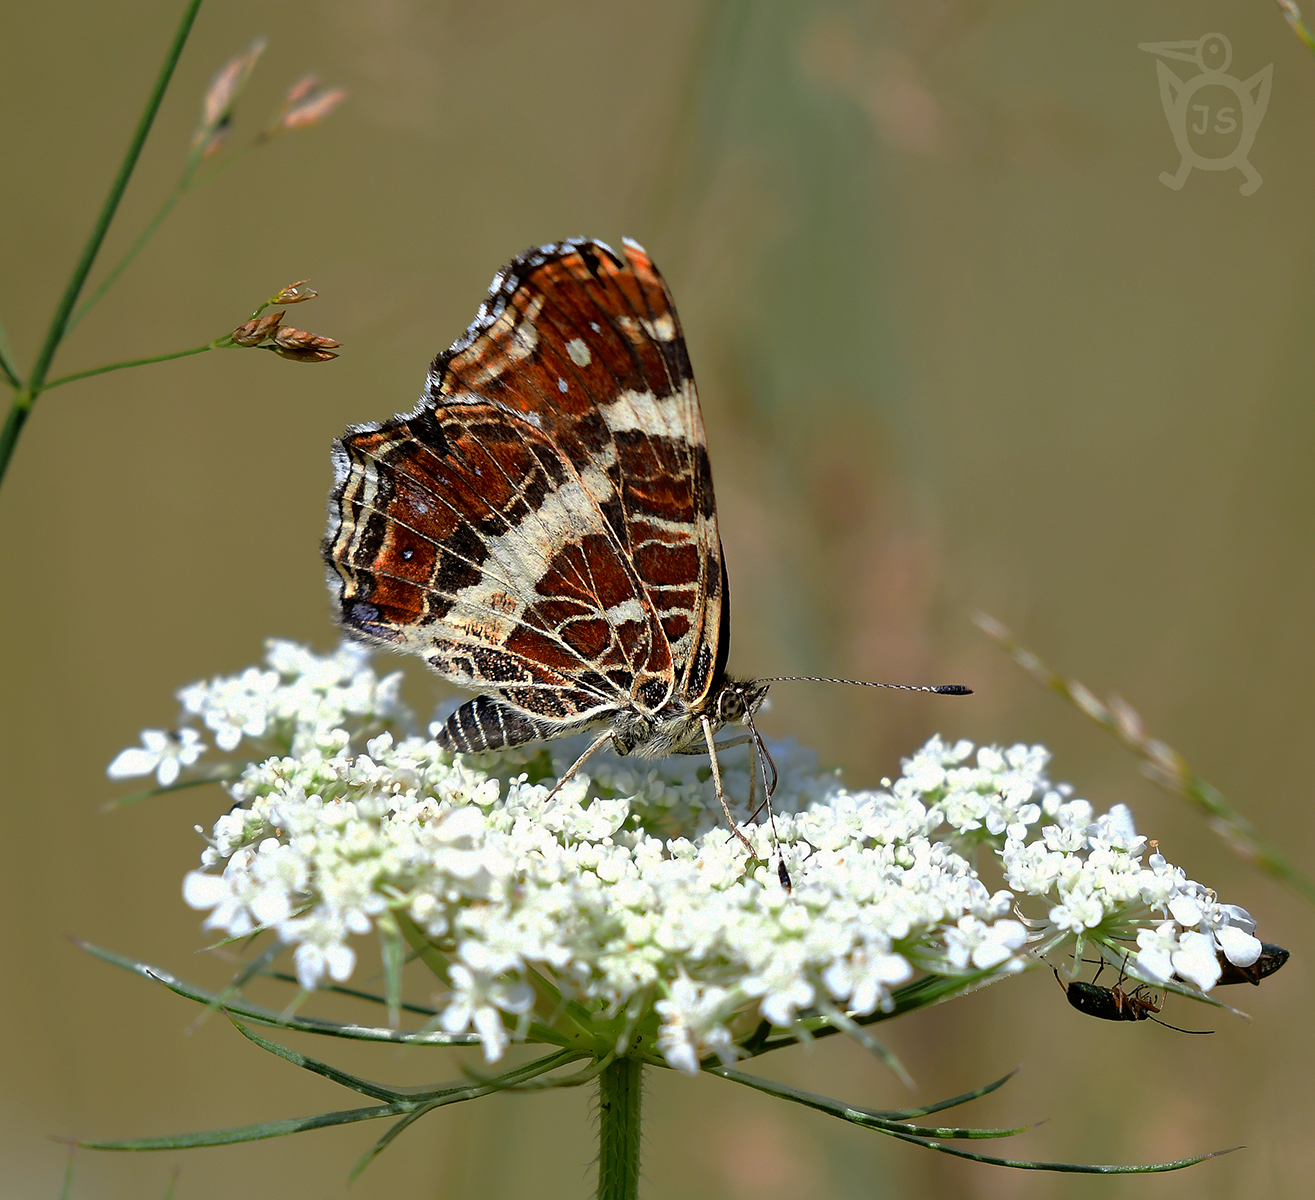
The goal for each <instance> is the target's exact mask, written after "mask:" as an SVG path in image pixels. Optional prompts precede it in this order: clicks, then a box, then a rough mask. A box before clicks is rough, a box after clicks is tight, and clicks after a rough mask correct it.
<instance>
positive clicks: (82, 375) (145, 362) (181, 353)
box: [42, 338, 232, 392]
mask: <svg viewBox="0 0 1315 1200" xmlns="http://www.w3.org/2000/svg"><path fill="white" fill-rule="evenodd" d="M226 340H227V339H226V338H216V339H215V340H214V341H213V342H206V344H205V345H204V346H193V347H191V349H189V350H173V351H171V352H170V353H168V354H155V355H152V356H151V357H150V358H130V359H128V360H127V361H126V362H116V363H106V365H105V366H103V367H91V368H90V369H89V370H86V371H75V372H74V373H73V374H72V375H61V376H60V377H59V378H58V379H52V380H51V381H50V382H49V383H48V384H46V386H45V387H44V388H42V391H46V392H48V391H50V389H51V388H57V387H62V386H63V385H64V384H66V383H73V382H74V381H75V380H78V379H90V378H91V377H92V376H93V375H104V374H105V373H106V372H107V371H122V370H124V369H125V368H127V367H145V366H149V365H150V364H151V363H158V362H169V361H170V359H174V358H189V357H190V356H191V355H193V354H204V353H205V352H206V351H207V350H218V349H219V348H220V346H221V344H222V343H223V342H225V341H226ZM229 346H230V347H231V346H232V343H231V342H229Z"/></svg>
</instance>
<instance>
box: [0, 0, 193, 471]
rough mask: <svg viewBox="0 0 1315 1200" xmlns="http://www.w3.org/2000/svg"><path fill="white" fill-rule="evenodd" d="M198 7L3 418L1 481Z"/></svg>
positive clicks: (189, 15) (173, 46) (175, 44)
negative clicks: (26, 373) (23, 381)
mask: <svg viewBox="0 0 1315 1200" xmlns="http://www.w3.org/2000/svg"><path fill="white" fill-rule="evenodd" d="M200 7H201V0H188V5H187V8H186V10H185V11H184V13H183V19H182V21H181V22H180V23H179V26H178V30H177V32H176V33H175V34H174V38H173V41H172V42H171V43H170V45H169V49H168V51H167V52H166V53H165V56H164V63H163V65H162V66H161V67H160V74H159V75H158V76H157V78H156V80H155V86H154V87H153V88H152V89H151V94H150V96H149V97H148V98H147V100H146V107H145V108H144V109H143V110H142V115H141V118H140V120H138V122H137V128H136V129H135V130H134V131H133V135H132V138H131V140H130V141H129V142H128V150H127V153H126V154H124V156H123V162H122V163H121V164H120V166H119V172H118V174H117V175H116V176H115V177H114V182H113V183H111V184H110V190H109V194H108V195H107V196H106V197H105V203H104V204H102V205H101V209H100V213H99V215H98V216H97V217H96V223H95V224H94V225H93V226H92V229H91V234H90V236H89V237H88V238H87V243H86V245H85V246H84V247H83V248H82V255H81V257H80V258H79V259H78V261H77V265H76V266H74V268H73V273H72V275H70V276H69V281H68V284H67V285H66V286H65V288H64V294H63V295H62V296H61V297H60V300H59V303H58V304H57V305H56V306H55V312H54V315H53V316H52V317H51V318H50V327H49V328H48V329H47V330H46V337H45V341H43V342H42V344H41V349H40V350H38V351H37V356H36V361H35V362H34V363H33V365H32V371H31V373H30V374H29V375H28V377H27V381H26V382H25V383H24V384H22V386H20V387H19V389H18V394H17V395H16V396H15V397H14V402H13V405H12V406H11V408H10V410H9V416H8V418H7V419H6V420H5V426H4V429H3V431H0V483H3V481H4V476H5V474H6V473H7V472H8V469H9V461H10V459H11V458H13V455H14V447H15V446H16V445H17V444H18V438H19V435H20V434H21V433H22V432H23V427H24V425H26V424H27V418H28V417H29V416H30V415H31V412H32V407H33V405H34V404H36V401H37V397H38V396H40V395H41V393H42V391H44V390H45V386H46V375H47V374H48V373H49V371H50V364H51V362H52V361H53V360H54V358H55V351H56V350H58V349H59V344H60V342H61V341H62V340H63V338H64V334H65V333H66V332H67V328H68V321H69V316H70V314H71V313H72V312H73V306H74V305H75V304H77V302H78V296H79V295H80V294H81V292H82V288H83V285H84V284H85V283H86V282H87V275H88V274H89V273H90V271H91V267H92V264H93V263H94V262H95V261H96V255H97V254H99V253H100V248H101V243H102V242H104V240H105V234H106V232H107V231H108V230H109V227H110V222H111V221H113V220H114V214H115V212H116V211H117V210H118V207H119V201H120V200H122V199H123V193H124V191H126V190H127V187H128V180H129V179H131V178H132V173H133V171H134V170H135V169H136V166H137V159H138V158H139V157H140V155H141V152H142V147H143V146H144V145H145V144H146V138H147V135H148V134H149V133H150V132H151V126H152V125H153V124H154V123H155V115H156V113H158V112H159V111H160V104H161V102H162V101H163V100H164V93H165V92H166V91H167V90H168V87H169V82H170V80H171V79H172V78H173V73H174V68H175V67H176V66H177V65H178V59H179V58H180V57H181V55H182V53H183V47H184V46H185V45H186V44H187V38H188V35H189V34H190V33H191V32H192V24H193V22H194V21H195V20H196V14H197V10H198V9H199V8H200Z"/></svg>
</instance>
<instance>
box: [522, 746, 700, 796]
mask: <svg viewBox="0 0 1315 1200" xmlns="http://www.w3.org/2000/svg"><path fill="white" fill-rule="evenodd" d="M611 740H612V731H611V730H610V729H609V730H606V731H605V732H603V733H600V734H599V735H598V736H597V737H596V738H594V740H593V741H592V742H590V743H589V748H588V749H587V750H586V751H585V752H584V753H583V754H582V755H580V757H579V758H577V759H576V760H575V762H573V763H572V764H571V765H570V766H569V767H567V769H566V771H565V773H564V774H563V775H562V777H561V778H560V779H559V780H558V781H557V782H556V783H554V784H553V787H552V791H551V792H549V793H548V794H547V795H546V796H545V797H544V799H545V800H551V799H552V798H553V797H554V796H555V795H557V793H558V792H559V791H561V788H562V784H564V783H565V782H566V781H567V780H568V779H570V778H571V776H572V775H574V774H575V773H576V771H578V770H579V769H580V768H581V767H582V766H584V764H585V763H587V762H588V761H589V760H590V759H591V758H592V757H593V756H594V755H595V754H597V753H598V751H599V750H601V749H602V748H603V747H604V746H605V745H607V743H608V742H609V741H611ZM719 794H720V793H719Z"/></svg>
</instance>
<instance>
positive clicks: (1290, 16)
mask: <svg viewBox="0 0 1315 1200" xmlns="http://www.w3.org/2000/svg"><path fill="white" fill-rule="evenodd" d="M1278 6H1279V8H1281V9H1282V10H1283V15H1284V17H1286V18H1287V22H1288V24H1289V25H1291V26H1292V32H1293V33H1295V34H1296V35H1297V36H1298V37H1299V38H1300V39H1301V40H1302V41H1303V42H1305V43H1306V49H1307V50H1310V51H1311V52H1312V53H1315V35H1312V34H1311V31H1310V30H1309V29H1307V28H1306V23H1305V21H1303V20H1302V19H1301V9H1299V8H1298V7H1297V5H1296V3H1295V0H1278Z"/></svg>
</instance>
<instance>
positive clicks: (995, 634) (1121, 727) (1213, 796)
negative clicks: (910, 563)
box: [974, 613, 1315, 902]
mask: <svg viewBox="0 0 1315 1200" xmlns="http://www.w3.org/2000/svg"><path fill="white" fill-rule="evenodd" d="M974 620H975V621H976V623H977V627H978V628H979V629H980V630H981V631H982V632H983V633H985V634H986V636H987V637H989V638H990V639H991V640H992V641H994V642H995V643H996V644H997V645H999V646H1000V647H1001V649H1003V650H1004V651H1005V652H1006V653H1007V654H1008V655H1009V656H1010V657H1011V658H1012V659H1013V660H1014V661H1015V662H1016V663H1018V665H1019V666H1021V667H1022V668H1023V670H1025V671H1026V672H1027V673H1028V674H1029V675H1031V676H1032V677H1033V678H1034V679H1036V680H1038V681H1039V682H1040V683H1042V684H1044V685H1045V686H1046V687H1048V688H1049V689H1050V690H1051V691H1052V692H1055V693H1056V694H1057V695H1060V696H1062V697H1063V698H1064V699H1065V700H1067V701H1068V702H1069V703H1070V704H1072V705H1073V707H1074V708H1076V709H1078V710H1080V711H1081V712H1083V713H1085V714H1086V715H1087V716H1089V717H1090V718H1091V719H1092V720H1093V721H1095V722H1096V723H1097V724H1098V725H1103V726H1104V727H1105V728H1106V729H1108V730H1109V731H1110V732H1111V733H1112V734H1114V736H1115V737H1117V738H1118V739H1119V741H1121V742H1122V743H1123V744H1124V745H1125V746H1127V747H1128V749H1129V750H1131V751H1132V752H1133V753H1134V754H1136V755H1137V756H1138V757H1140V758H1141V759H1142V762H1143V764H1144V770H1145V772H1146V774H1147V775H1148V776H1149V777H1150V778H1151V779H1153V780H1155V782H1156V783H1158V784H1159V785H1160V786H1161V787H1163V788H1166V789H1168V790H1169V791H1171V792H1177V793H1178V795H1180V796H1182V797H1184V798H1185V799H1186V800H1189V801H1190V802H1191V803H1192V804H1194V805H1195V806H1196V807H1197V808H1198V809H1200V810H1201V811H1202V812H1203V813H1205V814H1206V816H1207V817H1209V818H1210V821H1209V824H1210V828H1211V829H1213V830H1214V832H1215V833H1217V834H1218V835H1219V836H1220V837H1221V838H1223V840H1224V841H1225V842H1226V843H1227V844H1228V845H1229V846H1230V847H1231V848H1232V849H1233V850H1235V851H1236V852H1237V853H1238V854H1240V855H1241V856H1242V857H1243V858H1246V859H1248V860H1250V861H1251V862H1252V863H1254V864H1255V865H1256V866H1257V867H1258V868H1259V869H1260V870H1261V871H1263V872H1264V873H1265V874H1266V875H1269V876H1272V877H1273V878H1274V879H1277V880H1279V882H1281V883H1285V884H1287V886H1288V887H1290V888H1291V889H1292V890H1293V891H1294V892H1297V893H1298V894H1299V895H1301V896H1302V897H1303V898H1305V899H1306V900H1310V901H1312V902H1315V881H1312V880H1311V879H1310V877H1309V876H1307V875H1303V874H1302V873H1301V872H1300V871H1299V870H1297V868H1296V867H1294V866H1293V865H1292V863H1291V862H1289V861H1288V860H1287V858H1285V857H1284V856H1283V855H1282V854H1280V853H1279V851H1278V850H1276V849H1275V848H1274V847H1273V846H1272V845H1270V843H1269V842H1267V841H1266V840H1265V839H1264V838H1262V837H1261V836H1260V834H1259V833H1258V832H1257V831H1256V829H1255V827H1254V826H1253V825H1252V824H1251V822H1250V821H1248V820H1247V819H1246V818H1245V817H1244V816H1242V815H1241V813H1238V812H1236V811H1235V810H1234V809H1233V808H1232V807H1231V806H1230V805H1229V804H1228V802H1227V801H1226V800H1225V799H1224V797H1223V795H1222V794H1221V793H1220V792H1219V791H1218V789H1216V788H1214V787H1213V786H1211V785H1210V784H1208V783H1207V782H1206V781H1205V780H1204V779H1202V778H1201V777H1200V776H1199V775H1197V774H1196V773H1195V772H1193V771H1192V769H1191V768H1190V767H1189V766H1188V765H1187V762H1186V760H1185V759H1184V758H1183V757H1182V755H1181V754H1179V753H1178V751H1177V750H1175V749H1174V748H1173V747H1172V746H1167V745H1165V743H1164V742H1161V741H1159V740H1157V739H1156V738H1152V737H1148V736H1147V735H1146V731H1145V729H1144V728H1143V726H1142V722H1141V717H1140V716H1139V715H1138V713H1137V712H1136V710H1135V709H1133V707H1132V706H1131V705H1130V704H1128V703H1127V702H1126V701H1124V700H1121V699H1119V698H1118V697H1117V696H1113V697H1111V698H1110V702H1109V704H1108V705H1105V704H1102V703H1101V701H1100V700H1098V699H1097V698H1096V696H1095V695H1093V694H1092V692H1091V691H1090V690H1089V689H1088V688H1086V687H1084V686H1083V685H1082V684H1081V683H1078V682H1077V681H1076V680H1068V679H1065V678H1064V677H1063V676H1061V675H1058V674H1056V673H1055V672H1054V671H1052V670H1051V669H1050V668H1049V667H1048V666H1046V664H1045V663H1043V662H1042V661H1041V660H1040V659H1039V658H1038V657H1037V656H1036V655H1035V654H1033V653H1032V652H1031V651H1030V650H1028V649H1026V648H1025V647H1023V646H1021V645H1020V644H1019V643H1018V641H1017V640H1016V639H1015V638H1014V635H1013V634H1012V633H1010V632H1009V630H1008V629H1006V628H1005V627H1004V626H1003V625H1001V624H1000V622H999V621H997V620H995V619H994V618H993V617H988V616H986V615H985V614H983V613H979V614H978V615H977V616H976V617H975V618H974Z"/></svg>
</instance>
